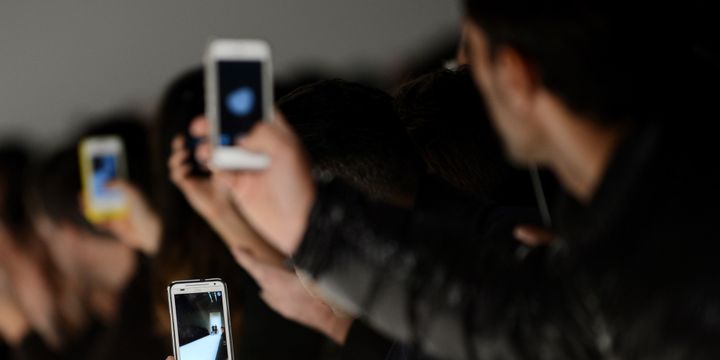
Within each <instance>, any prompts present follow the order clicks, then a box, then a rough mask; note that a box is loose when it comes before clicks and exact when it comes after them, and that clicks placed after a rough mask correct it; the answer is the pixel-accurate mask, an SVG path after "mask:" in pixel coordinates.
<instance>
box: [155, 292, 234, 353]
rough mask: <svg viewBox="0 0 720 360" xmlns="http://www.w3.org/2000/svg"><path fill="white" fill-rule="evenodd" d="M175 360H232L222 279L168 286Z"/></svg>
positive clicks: (226, 293)
mask: <svg viewBox="0 0 720 360" xmlns="http://www.w3.org/2000/svg"><path fill="white" fill-rule="evenodd" d="M167 291H168V304H169V306H170V322H171V324H170V326H171V327H172V340H173V354H174V355H175V360H206V359H208V360H216V359H218V360H227V359H230V360H231V359H233V357H234V356H233V345H232V333H231V326H230V312H229V310H228V292H227V286H226V285H225V283H224V282H223V281H222V280H221V279H205V280H183V281H174V282H173V283H172V284H170V285H169V286H168V289H167Z"/></svg>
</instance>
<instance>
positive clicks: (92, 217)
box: [78, 136, 128, 223]
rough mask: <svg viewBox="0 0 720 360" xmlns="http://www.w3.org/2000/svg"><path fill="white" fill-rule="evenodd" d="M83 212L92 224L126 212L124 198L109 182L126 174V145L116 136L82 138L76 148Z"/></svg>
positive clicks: (120, 215) (117, 216) (124, 176)
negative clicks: (110, 186)
mask: <svg viewBox="0 0 720 360" xmlns="http://www.w3.org/2000/svg"><path fill="white" fill-rule="evenodd" d="M78 153H79V158H80V177H81V182H82V201H83V213H84V215H85V217H86V218H87V219H88V221H90V222H91V223H97V222H102V221H106V220H110V219H114V218H119V217H123V216H126V215H127V211H128V209H127V200H126V199H125V196H124V195H123V193H122V192H121V191H120V190H117V189H112V188H109V187H108V183H110V182H112V181H115V180H118V179H124V178H126V177H127V170H126V169H127V168H126V164H125V148H124V146H123V142H122V140H121V139H120V138H119V137H117V136H99V137H88V138H85V139H83V140H82V141H81V142H80V144H79V147H78Z"/></svg>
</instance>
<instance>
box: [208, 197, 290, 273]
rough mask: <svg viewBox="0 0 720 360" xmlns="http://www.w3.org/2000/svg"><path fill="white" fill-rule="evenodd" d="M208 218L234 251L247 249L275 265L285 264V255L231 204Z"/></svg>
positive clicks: (262, 259)
mask: <svg viewBox="0 0 720 360" xmlns="http://www.w3.org/2000/svg"><path fill="white" fill-rule="evenodd" d="M206 220H207V221H208V223H209V224H210V226H211V227H212V228H213V229H214V230H215V231H216V232H217V234H218V235H219V236H220V237H221V238H222V239H223V241H224V242H225V244H226V245H227V246H228V248H230V249H231V250H232V251H237V250H241V251H246V252H248V253H250V254H252V255H253V256H255V257H256V258H257V259H258V260H261V261H264V262H266V263H270V264H273V265H278V266H281V265H284V264H285V259H286V258H285V256H283V255H282V254H281V253H280V252H279V251H277V250H276V249H275V248H274V247H272V246H271V245H270V244H268V243H267V242H265V241H264V240H263V239H262V238H261V237H260V235H258V234H257V233H256V232H255V231H254V230H253V228H252V227H251V226H250V224H248V223H247V221H246V220H245V219H244V218H243V217H242V215H240V214H238V212H237V211H236V210H235V209H234V208H232V207H231V206H228V207H225V208H223V209H217V210H216V211H215V212H214V214H213V216H208V218H207V219H206Z"/></svg>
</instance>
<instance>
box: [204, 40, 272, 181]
mask: <svg viewBox="0 0 720 360" xmlns="http://www.w3.org/2000/svg"><path fill="white" fill-rule="evenodd" d="M233 60H235V61H259V62H261V63H262V65H261V72H262V74H261V87H262V89H261V91H262V94H263V101H262V111H263V121H271V120H272V117H273V109H272V105H273V102H274V99H273V75H272V74H273V70H272V57H271V51H270V45H269V44H268V43H267V42H265V41H262V40H232V39H217V40H213V41H211V42H210V44H209V45H208V47H207V50H206V53H205V58H204V62H205V95H206V98H205V109H206V116H207V118H208V122H209V125H210V144H211V146H212V149H213V153H214V154H213V164H214V165H215V166H217V167H219V168H223V169H261V168H264V167H266V166H268V164H269V159H268V158H267V157H266V156H265V155H263V154H257V153H253V152H250V151H247V150H244V149H241V148H238V147H235V146H232V145H231V146H222V145H220V142H219V138H220V109H219V108H218V107H219V105H218V103H219V100H218V97H219V94H218V74H217V63H218V62H219V61H233ZM216 152H217V153H218V156H216V154H215V153H216Z"/></svg>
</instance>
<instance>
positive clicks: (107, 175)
mask: <svg viewBox="0 0 720 360" xmlns="http://www.w3.org/2000/svg"><path fill="white" fill-rule="evenodd" d="M117 165H118V164H117V158H116V157H115V156H113V155H103V156H97V157H94V158H93V179H92V188H93V193H94V194H95V196H97V197H104V198H108V197H110V198H112V197H118V196H120V192H119V191H117V190H112V189H108V187H107V183H108V182H110V181H113V180H115V179H117V176H118V171H117V170H118V169H117Z"/></svg>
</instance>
